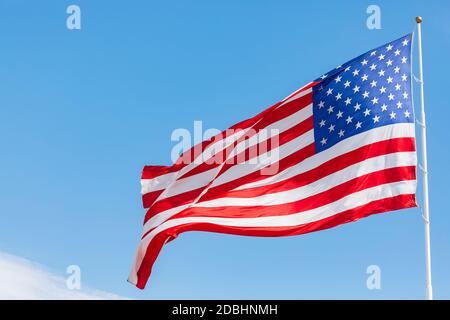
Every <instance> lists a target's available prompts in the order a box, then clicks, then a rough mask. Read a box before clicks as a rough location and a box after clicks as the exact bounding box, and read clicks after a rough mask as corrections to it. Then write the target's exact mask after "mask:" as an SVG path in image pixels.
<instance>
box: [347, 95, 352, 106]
mask: <svg viewBox="0 0 450 320" xmlns="http://www.w3.org/2000/svg"><path fill="white" fill-rule="evenodd" d="M351 103H352V98H350V97H347V99H345V105H346V106H348V105H349V104H351Z"/></svg>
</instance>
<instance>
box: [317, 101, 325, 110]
mask: <svg viewBox="0 0 450 320" xmlns="http://www.w3.org/2000/svg"><path fill="white" fill-rule="evenodd" d="M318 106H319V109H322V108H323V107H324V106H325V102H324V101H320V102H319V104H318Z"/></svg>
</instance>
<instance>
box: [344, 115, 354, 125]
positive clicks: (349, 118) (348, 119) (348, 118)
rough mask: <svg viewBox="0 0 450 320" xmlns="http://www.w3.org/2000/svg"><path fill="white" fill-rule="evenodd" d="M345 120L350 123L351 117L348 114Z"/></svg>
mask: <svg viewBox="0 0 450 320" xmlns="http://www.w3.org/2000/svg"><path fill="white" fill-rule="evenodd" d="M345 121H346V122H347V124H350V123H351V122H352V121H353V117H350V116H348V117H347V119H345Z"/></svg>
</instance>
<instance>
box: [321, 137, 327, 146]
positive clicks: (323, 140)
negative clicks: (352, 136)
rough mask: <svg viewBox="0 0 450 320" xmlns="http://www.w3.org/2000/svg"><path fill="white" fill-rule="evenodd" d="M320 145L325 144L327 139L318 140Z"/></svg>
mask: <svg viewBox="0 0 450 320" xmlns="http://www.w3.org/2000/svg"><path fill="white" fill-rule="evenodd" d="M320 143H321V144H322V145H323V146H324V145H325V144H326V143H327V139H326V138H322V140H320Z"/></svg>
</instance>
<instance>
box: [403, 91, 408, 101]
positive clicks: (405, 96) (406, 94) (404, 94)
mask: <svg viewBox="0 0 450 320" xmlns="http://www.w3.org/2000/svg"><path fill="white" fill-rule="evenodd" d="M402 96H403V99H405V100H406V99H408V93H407V92H406V91H405V92H403V94H402Z"/></svg>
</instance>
